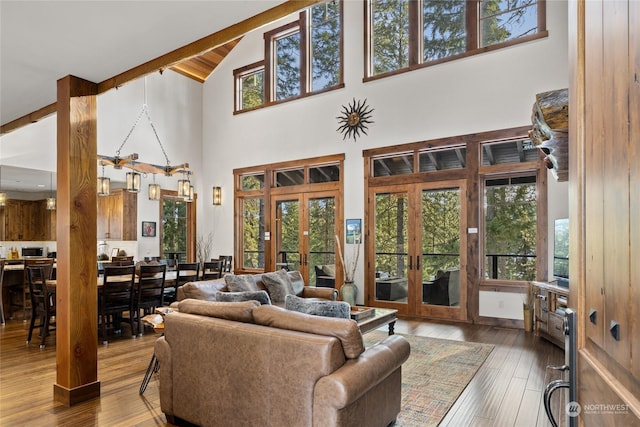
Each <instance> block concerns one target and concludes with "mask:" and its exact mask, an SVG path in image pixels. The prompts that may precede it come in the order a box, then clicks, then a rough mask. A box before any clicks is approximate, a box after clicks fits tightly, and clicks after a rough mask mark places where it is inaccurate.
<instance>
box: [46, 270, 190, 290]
mask: <svg viewBox="0 0 640 427" xmlns="http://www.w3.org/2000/svg"><path fill="white" fill-rule="evenodd" d="M177 274H178V273H177V272H176V271H175V270H168V271H167V272H166V274H165V277H164V284H165V286H166V287H172V286H175V283H176V279H177ZM114 277H115V279H114V280H117V277H118V276H112V278H114ZM137 277H138V275H137V274H136V278H137ZM122 279H123V280H124V281H126V280H127V279H128V276H122ZM103 281H104V276H101V275H99V276H98V278H97V285H98V288H101V287H102V284H103ZM46 284H47V286H48V287H51V288H54V289H55V287H56V286H57V285H58V280H57V279H50V280H47V281H46Z"/></svg>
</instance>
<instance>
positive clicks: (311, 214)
mask: <svg viewBox="0 0 640 427" xmlns="http://www.w3.org/2000/svg"><path fill="white" fill-rule="evenodd" d="M335 208H336V203H335V197H318V198H315V197H312V196H309V198H308V201H307V215H306V219H307V230H308V251H306V252H304V253H305V254H308V258H307V259H304V260H303V262H304V263H305V267H306V268H307V274H308V277H309V281H308V283H309V284H310V285H312V286H313V285H314V284H315V286H322V287H335V276H336V273H335V268H336V267H335V266H336V252H335V246H336V240H335V235H336V216H335V211H336V209H335Z"/></svg>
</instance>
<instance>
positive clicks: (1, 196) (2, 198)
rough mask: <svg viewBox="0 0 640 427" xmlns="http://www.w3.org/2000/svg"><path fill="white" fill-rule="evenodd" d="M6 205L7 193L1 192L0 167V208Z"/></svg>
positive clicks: (0, 167) (0, 171)
mask: <svg viewBox="0 0 640 427" xmlns="http://www.w3.org/2000/svg"><path fill="white" fill-rule="evenodd" d="M6 204H7V193H3V192H2V166H1V165H0V206H5V205H6Z"/></svg>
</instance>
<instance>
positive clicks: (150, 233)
mask: <svg viewBox="0 0 640 427" xmlns="http://www.w3.org/2000/svg"><path fill="white" fill-rule="evenodd" d="M142 237H156V223H155V222H153V221H142Z"/></svg>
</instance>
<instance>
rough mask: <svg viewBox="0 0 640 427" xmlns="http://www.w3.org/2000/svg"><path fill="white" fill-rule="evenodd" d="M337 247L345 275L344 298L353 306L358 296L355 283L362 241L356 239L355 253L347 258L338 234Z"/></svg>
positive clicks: (341, 291) (341, 290) (342, 288)
mask: <svg viewBox="0 0 640 427" xmlns="http://www.w3.org/2000/svg"><path fill="white" fill-rule="evenodd" d="M335 237H336V247H337V248H338V257H339V258H340V264H341V265H342V273H343V275H344V284H343V285H342V287H341V288H340V294H341V296H342V300H343V301H346V302H348V303H349V304H351V305H352V306H355V305H356V298H357V296H358V287H357V286H356V285H355V284H354V283H353V281H354V279H355V275H356V270H357V268H358V260H359V259H360V241H359V240H356V242H355V244H353V245H351V246H352V247H353V253H352V254H351V256H350V257H349V258H345V256H344V255H343V251H342V245H341V243H340V239H339V238H338V236H337V235H336V236H335Z"/></svg>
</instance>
